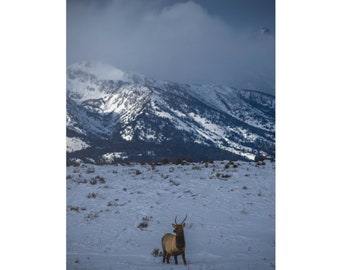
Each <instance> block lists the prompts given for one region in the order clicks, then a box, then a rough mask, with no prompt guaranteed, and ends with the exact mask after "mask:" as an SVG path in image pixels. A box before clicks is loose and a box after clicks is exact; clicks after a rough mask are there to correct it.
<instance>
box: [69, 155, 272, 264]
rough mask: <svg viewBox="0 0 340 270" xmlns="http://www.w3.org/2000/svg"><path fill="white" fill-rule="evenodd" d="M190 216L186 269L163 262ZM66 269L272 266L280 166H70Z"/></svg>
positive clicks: (239, 163) (218, 162)
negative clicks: (167, 239)
mask: <svg viewBox="0 0 340 270" xmlns="http://www.w3.org/2000/svg"><path fill="white" fill-rule="evenodd" d="M261 164H262V163H261ZM186 214H188V218H187V220H186V227H185V230H184V233H185V239H186V258H187V262H188V265H187V266H184V265H183V261H182V258H181V257H178V263H179V264H178V266H176V265H175V264H174V259H173V257H172V258H171V259H170V264H169V265H168V264H163V263H162V257H155V256H153V255H152V252H153V250H154V249H160V250H161V237H162V236H163V235H164V234H165V233H168V232H172V230H173V228H172V226H171V223H173V222H174V219H175V217H176V215H177V216H178V218H177V221H178V222H180V221H181V220H182V219H183V218H184V217H185V215H186ZM67 268H68V269H177V268H178V269H274V268H275V163H272V162H270V161H266V162H265V164H264V165H259V164H257V163H255V162H252V163H248V162H229V161H215V162H212V163H190V164H186V165H173V164H169V165H162V166H154V165H140V164H132V165H131V164H130V165H127V164H126V165H105V166H95V165H89V164H82V165H81V166H79V167H68V168H67Z"/></svg>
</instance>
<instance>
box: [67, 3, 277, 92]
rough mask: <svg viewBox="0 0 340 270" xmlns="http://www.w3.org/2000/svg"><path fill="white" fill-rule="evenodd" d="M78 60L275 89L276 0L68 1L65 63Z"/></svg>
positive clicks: (177, 77)
mask: <svg viewBox="0 0 340 270" xmlns="http://www.w3.org/2000/svg"><path fill="white" fill-rule="evenodd" d="M263 27H267V28H269V29H270V33H266V34H263V33H262V34H261V31H259V30H260V29H261V28H263ZM82 60H88V61H101V62H104V63H109V64H112V65H114V66H116V67H117V68H120V69H122V70H128V71H135V72H139V73H143V74H145V75H148V76H151V77H153V78H155V79H165V80H172V81H179V82H188V83H217V84H225V85H228V86H235V87H241V88H248V89H256V90H261V91H264V92H268V93H272V94H274V88H275V1H274V0H229V1H228V0H225V1H220V0H210V1H204V0H192V1H185V0H176V1H170V0H139V1H138V0H112V1H111V0H104V1H103V0H102V1H94V0H68V1H67V63H68V64H71V63H73V62H76V61H82Z"/></svg>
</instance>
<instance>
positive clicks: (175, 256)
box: [174, 255, 178, 264]
mask: <svg viewBox="0 0 340 270" xmlns="http://www.w3.org/2000/svg"><path fill="white" fill-rule="evenodd" d="M174 258H175V264H178V262H177V255H174Z"/></svg>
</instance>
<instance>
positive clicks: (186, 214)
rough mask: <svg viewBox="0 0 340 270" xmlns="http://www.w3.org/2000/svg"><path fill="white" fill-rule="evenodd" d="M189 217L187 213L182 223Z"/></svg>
mask: <svg viewBox="0 0 340 270" xmlns="http://www.w3.org/2000/svg"><path fill="white" fill-rule="evenodd" d="M187 217H188V214H186V215H185V218H184V219H183V221H182V223H181V225H182V224H183V223H184V221H185V220H186V219H187Z"/></svg>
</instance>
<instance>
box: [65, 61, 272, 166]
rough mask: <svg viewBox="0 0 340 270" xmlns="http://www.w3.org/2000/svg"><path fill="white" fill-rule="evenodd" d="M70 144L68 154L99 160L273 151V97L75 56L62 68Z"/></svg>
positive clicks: (218, 156) (213, 156) (250, 157)
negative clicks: (74, 60)
mask: <svg viewBox="0 0 340 270" xmlns="http://www.w3.org/2000/svg"><path fill="white" fill-rule="evenodd" d="M96 65H98V66H99V68H98V69H96ZM111 71H112V72H113V73H112V74H113V75H112V76H110V72H111ZM73 142H77V143H76V145H77V146H76V147H73V146H72V143H73ZM67 146H68V147H67V159H68V160H76V159H81V160H82V161H86V162H96V163H98V162H103V163H110V162H115V161H120V160H123V158H119V157H118V156H121V157H123V156H124V160H131V161H134V160H160V159H161V158H165V157H168V158H176V157H179V156H185V157H190V158H191V159H193V160H202V159H226V158H233V159H244V160H254V159H255V158H256V156H259V155H264V156H267V155H270V156H274V155H275V97H274V96H271V95H270V94H265V93H261V92H259V91H251V90H241V89H236V88H231V87H226V86H221V85H213V84H210V85H201V84H181V83H176V82H169V81H156V80H153V79H151V78H148V77H146V76H144V75H141V74H134V73H128V72H123V71H121V70H119V69H116V68H113V67H110V66H107V65H102V64H94V63H84V62H82V63H79V64H73V65H72V66H70V67H69V68H68V69H67ZM117 153H120V154H117ZM108 156H112V157H113V158H112V160H109V159H108V158H106V157H108Z"/></svg>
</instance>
